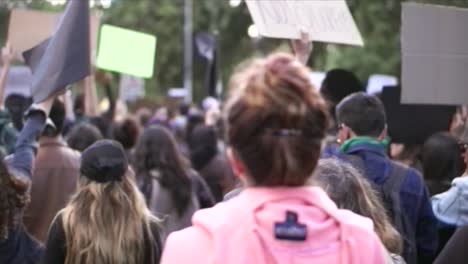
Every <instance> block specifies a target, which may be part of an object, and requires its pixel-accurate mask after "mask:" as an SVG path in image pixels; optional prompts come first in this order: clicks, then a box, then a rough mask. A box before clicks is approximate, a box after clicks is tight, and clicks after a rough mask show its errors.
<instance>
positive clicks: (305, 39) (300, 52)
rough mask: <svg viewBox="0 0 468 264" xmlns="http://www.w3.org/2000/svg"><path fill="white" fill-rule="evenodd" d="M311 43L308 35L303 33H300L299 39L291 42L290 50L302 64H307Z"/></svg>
mask: <svg viewBox="0 0 468 264" xmlns="http://www.w3.org/2000/svg"><path fill="white" fill-rule="evenodd" d="M312 48H313V45H312V41H311V40H310V37H309V34H308V33H307V32H305V31H303V32H301V39H293V40H291V49H292V50H293V52H294V55H295V56H296V58H297V59H298V60H299V61H300V62H302V63H303V64H307V61H308V60H309V57H310V54H311V53H312Z"/></svg>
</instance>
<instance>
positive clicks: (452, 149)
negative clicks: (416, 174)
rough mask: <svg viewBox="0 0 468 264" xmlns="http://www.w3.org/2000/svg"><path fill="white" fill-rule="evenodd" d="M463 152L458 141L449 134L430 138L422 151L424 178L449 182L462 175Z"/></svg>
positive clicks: (463, 165)
mask: <svg viewBox="0 0 468 264" xmlns="http://www.w3.org/2000/svg"><path fill="white" fill-rule="evenodd" d="M463 150H464V149H461V148H460V144H459V142H458V140H457V139H456V138H455V137H454V136H452V135H451V134H449V133H437V134H434V135H433V136H431V137H430V138H429V139H428V140H427V141H426V142H425V143H424V146H423V149H422V164H423V172H424V178H425V179H427V180H433V181H451V180H452V179H453V178H455V177H458V176H460V175H461V174H463V172H464V170H465V164H464V161H463V157H462V154H463Z"/></svg>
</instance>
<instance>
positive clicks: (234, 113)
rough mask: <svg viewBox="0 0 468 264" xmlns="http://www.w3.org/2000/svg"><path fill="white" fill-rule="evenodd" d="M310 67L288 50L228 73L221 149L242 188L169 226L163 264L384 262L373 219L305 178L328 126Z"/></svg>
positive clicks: (313, 166) (375, 263) (358, 263)
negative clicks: (185, 224) (180, 226)
mask: <svg viewBox="0 0 468 264" xmlns="http://www.w3.org/2000/svg"><path fill="white" fill-rule="evenodd" d="M309 75H310V71H309V70H308V69H307V68H306V67H305V66H303V64H301V63H300V62H299V61H298V60H296V59H295V58H294V57H292V56H290V55H287V54H275V55H271V56H270V57H268V58H266V59H259V60H255V61H253V62H252V63H251V64H250V66H248V67H244V68H243V69H242V71H240V72H239V73H238V74H236V75H235V76H234V77H233V79H232V82H231V94H230V98H229V100H228V102H227V105H226V113H225V121H226V128H227V140H228V144H229V149H228V156H229V158H230V162H231V164H232V167H233V169H234V172H235V174H236V175H237V176H238V177H240V179H241V180H242V181H243V183H244V186H245V187H246V188H245V189H244V190H243V191H242V192H241V193H240V195H239V196H238V197H235V198H233V199H231V200H230V201H228V202H226V203H222V204H219V205H217V206H215V207H214V208H211V209H206V210H201V211H199V212H197V213H196V214H195V215H194V217H193V219H192V224H193V226H192V227H190V228H187V229H184V230H182V231H179V232H175V233H172V234H171V235H170V236H169V238H168V240H167V243H166V247H165V251H164V253H163V257H162V262H161V263H164V264H171V263H223V264H231V263H232V264H241V263H242V264H250V263H252V264H262V263H295V264H302V263H318V264H333V263H355V264H367V263H369V264H379V263H385V258H384V249H383V246H382V244H381V242H380V240H379V239H378V238H377V235H376V234H375V232H374V230H373V224H372V222H371V220H369V219H367V218H364V217H361V216H358V215H356V214H353V213H351V212H350V211H346V210H340V209H338V208H337V207H336V205H335V204H334V203H333V202H332V201H331V200H330V198H328V196H327V195H326V194H325V193H324V191H323V190H321V189H320V188H317V187H311V186H306V184H307V181H308V179H309V176H310V175H312V173H313V171H314V170H315V167H316V165H317V160H318V158H319V156H320V151H321V145H322V140H323V138H324V136H325V130H326V129H327V126H328V116H327V107H326V105H325V101H324V100H323V99H322V97H321V96H320V95H319V94H318V92H317V91H316V90H315V89H314V87H313V86H312V84H311V83H310V80H309Z"/></svg>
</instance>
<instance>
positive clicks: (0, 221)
mask: <svg viewBox="0 0 468 264" xmlns="http://www.w3.org/2000/svg"><path fill="white" fill-rule="evenodd" d="M29 186H30V182H29V181H23V180H21V179H20V178H17V177H14V176H11V175H10V173H9V172H8V168H7V166H6V164H5V161H4V160H3V157H1V160H0V241H4V240H6V239H8V237H9V235H10V233H11V232H13V230H15V228H16V227H17V226H18V224H19V222H18V221H20V220H18V217H17V214H18V213H19V212H20V210H21V209H22V208H24V207H25V206H26V205H27V204H28V203H29V201H30V194H29V192H28V189H29Z"/></svg>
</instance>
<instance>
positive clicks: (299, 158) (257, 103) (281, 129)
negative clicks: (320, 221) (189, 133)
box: [225, 54, 328, 186]
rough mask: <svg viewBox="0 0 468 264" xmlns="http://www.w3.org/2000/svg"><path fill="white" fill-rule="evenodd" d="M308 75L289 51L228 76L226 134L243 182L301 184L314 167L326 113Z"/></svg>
mask: <svg viewBox="0 0 468 264" xmlns="http://www.w3.org/2000/svg"><path fill="white" fill-rule="evenodd" d="M309 74H310V72H309V70H308V69H307V68H306V67H305V66H304V65H302V64H301V63H300V62H299V61H297V60H296V59H294V58H293V57H292V56H291V55H288V54H273V55H271V56H269V57H268V58H266V59H258V60H255V61H253V62H252V63H251V65H250V66H248V67H245V68H243V69H242V70H241V71H240V72H238V73H237V74H235V75H234V76H233V78H232V80H231V87H230V89H231V90H230V97H229V99H228V102H227V103H226V113H225V115H226V116H225V122H226V137H227V141H228V144H229V146H230V151H228V154H229V158H230V161H231V163H232V167H233V170H234V172H235V173H236V174H237V175H238V176H240V177H241V179H242V180H243V181H244V183H247V184H250V185H256V186H301V185H304V184H305V183H306V181H307V179H308V178H309V175H310V174H311V173H312V171H313V170H314V169H315V167H316V164H317V160H318V158H319V156H320V151H321V143H322V139H323V138H324V136H325V130H326V129H327V126H328V114H327V109H326V103H325V101H324V100H323V99H322V97H321V96H320V95H319V94H318V92H316V90H315V89H314V87H313V85H312V84H311V82H310V78H309Z"/></svg>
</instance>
